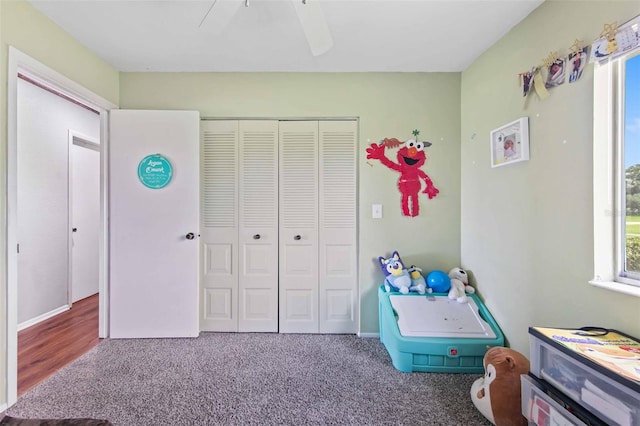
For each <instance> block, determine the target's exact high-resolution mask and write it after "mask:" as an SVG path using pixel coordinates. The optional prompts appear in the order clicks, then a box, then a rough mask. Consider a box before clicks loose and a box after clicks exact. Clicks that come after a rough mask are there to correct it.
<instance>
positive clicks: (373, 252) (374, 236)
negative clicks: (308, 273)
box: [120, 73, 460, 333]
mask: <svg viewBox="0 0 640 426" xmlns="http://www.w3.org/2000/svg"><path fill="white" fill-rule="evenodd" d="M120 105H121V107H122V108H133V109H138V108H143V109H193V110H198V111H200V114H201V116H203V117H343V116H346V117H359V119H360V149H359V154H360V157H359V160H358V167H359V175H358V180H359V185H358V189H359V191H358V192H359V223H360V225H359V226H360V227H359V248H360V253H359V257H358V258H359V264H360V267H359V288H360V300H361V315H360V318H361V325H360V331H361V332H363V333H376V332H377V331H378V301H377V293H376V291H377V287H378V286H379V285H380V284H381V282H382V277H383V276H382V273H381V272H380V270H379V267H378V266H377V263H376V262H377V258H378V256H383V255H390V254H391V252H392V251H393V250H398V251H399V252H400V254H401V255H402V257H403V260H404V261H405V263H407V264H416V265H418V266H420V267H422V268H423V269H425V270H427V271H428V270H432V269H446V270H447V271H448V269H449V268H452V267H454V266H457V265H458V264H459V262H460V139H459V135H460V127H459V125H460V74H459V73H442V74H441V73H431V74H424V73H386V74H383V73H364V74H362V73H353V74H326V73H324V74H314V73H291V74H288V73H259V74H243V73H192V74H188V73H170V74H162V73H122V74H121V75H120ZM413 129H419V130H420V131H421V133H420V136H422V137H424V138H425V139H426V140H429V141H431V142H433V146H431V147H430V148H427V156H428V162H427V165H426V166H425V167H423V169H424V170H425V171H426V172H427V174H428V175H429V176H430V177H431V179H432V180H433V182H434V184H435V186H436V187H437V188H438V189H440V194H439V195H438V196H437V197H436V198H434V199H433V200H429V199H428V198H427V197H426V195H422V198H421V200H420V208H421V213H420V215H419V216H418V217H417V218H407V217H403V216H402V214H401V210H400V196H399V192H398V189H397V180H398V174H397V173H395V172H393V171H391V170H389V169H387V168H385V167H384V166H382V165H381V164H379V163H377V162H375V161H369V162H370V163H371V164H372V166H370V165H368V164H367V160H366V155H365V149H366V147H367V146H368V144H369V143H371V142H378V141H379V140H380V139H382V138H384V137H396V138H399V139H403V140H404V139H409V138H410V137H411V131H412V130H413ZM396 152H397V150H395V149H393V150H390V152H389V154H390V156H392V158H393V159H394V160H395V153H396ZM373 203H381V204H383V211H384V217H383V219H372V218H371V204H373Z"/></svg>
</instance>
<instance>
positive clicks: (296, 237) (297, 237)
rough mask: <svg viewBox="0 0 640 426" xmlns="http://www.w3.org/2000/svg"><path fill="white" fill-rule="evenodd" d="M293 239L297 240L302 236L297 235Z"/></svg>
mask: <svg viewBox="0 0 640 426" xmlns="http://www.w3.org/2000/svg"><path fill="white" fill-rule="evenodd" d="M293 239H294V240H296V241H297V240H300V239H302V237H301V236H300V235H296V236H295V237H293Z"/></svg>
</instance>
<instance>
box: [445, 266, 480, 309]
mask: <svg viewBox="0 0 640 426" xmlns="http://www.w3.org/2000/svg"><path fill="white" fill-rule="evenodd" d="M449 278H451V290H449V299H455V300H456V301H457V302H459V303H467V302H468V300H467V296H466V293H469V294H473V293H475V292H476V289H475V288H473V287H471V286H470V285H469V277H468V276H467V273H466V272H465V271H464V269H462V268H453V269H452V270H450V271H449Z"/></svg>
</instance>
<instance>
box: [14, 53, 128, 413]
mask: <svg viewBox="0 0 640 426" xmlns="http://www.w3.org/2000/svg"><path fill="white" fill-rule="evenodd" d="M19 73H20V74H23V75H26V76H28V77H29V78H30V79H32V80H34V81H36V82H38V83H40V84H42V85H44V86H46V87H49V88H51V89H54V90H56V91H58V92H60V93H62V94H64V95H65V96H67V97H69V98H70V99H73V100H75V101H77V102H79V103H81V104H83V105H87V106H90V107H92V108H93V109H96V110H97V111H99V112H100V140H101V141H102V151H101V153H100V175H101V177H100V249H99V269H100V271H99V293H100V302H99V303H100V305H99V314H98V317H99V330H98V336H99V337H101V338H103V337H108V332H109V331H108V328H107V325H108V318H107V314H108V309H107V308H108V303H109V300H108V285H107V284H108V268H107V266H108V260H109V259H108V246H109V241H108V233H107V224H108V207H109V206H108V170H109V169H108V157H107V152H108V142H109V139H108V129H109V126H108V117H109V110H111V109H114V108H117V107H118V106H117V105H115V104H113V103H111V102H110V101H108V100H106V99H104V98H102V97H101V96H99V95H97V94H95V93H93V92H91V91H90V90H88V89H86V88H85V87H83V86H81V85H80V84H78V83H76V82H75V81H73V80H71V79H69V78H67V77H65V76H64V75H62V74H60V73H58V72H57V71H55V70H53V69H52V68H49V67H48V66H46V65H44V64H43V63H41V62H39V61H37V60H35V59H33V58H31V57H30V56H28V55H26V54H25V53H23V52H21V51H20V50H18V49H16V48H15V47H13V46H9V58H8V67H7V159H6V162H7V182H6V184H7V186H6V191H7V204H6V211H5V214H6V221H7V222H6V225H7V228H6V229H7V234H6V247H5V252H6V256H7V257H6V261H7V275H6V286H7V292H6V304H7V309H6V314H5V315H6V317H5V320H6V322H5V324H6V330H5V333H4V334H5V338H6V348H7V352H6V360H5V361H6V364H5V365H3V366H2V368H3V369H6V378H7V379H6V383H5V384H6V389H5V392H6V401H7V406H11V405H13V404H15V402H16V401H17V399H18V255H17V244H18V239H17V164H18V156H17V144H18V121H17V115H18V114H17V113H18V105H17V104H18V74H19Z"/></svg>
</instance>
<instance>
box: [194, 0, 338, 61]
mask: <svg viewBox="0 0 640 426" xmlns="http://www.w3.org/2000/svg"><path fill="white" fill-rule="evenodd" d="M291 3H292V5H293V7H294V9H295V11H296V14H297V15H298V19H299V20H300V24H301V25H302V29H303V31H304V35H305V37H306V39H307V43H308V44H309V49H310V50H311V54H312V55H313V56H320V55H322V54H323V53H326V52H327V51H328V50H329V49H331V47H333V38H332V37H331V33H330V32H329V27H328V26H327V21H326V20H325V17H324V13H323V12H322V8H321V7H320V2H319V0H291ZM242 5H244V6H245V7H249V6H250V3H249V0H213V3H212V4H211V7H210V8H209V10H208V11H207V13H206V14H205V16H204V17H203V18H202V21H201V22H200V27H203V25H205V26H206V27H207V28H208V29H209V30H210V32H211V33H213V34H220V33H222V32H223V31H224V29H225V28H226V27H227V25H229V23H230V22H231V20H232V19H233V17H234V16H235V15H236V14H237V13H238V10H239V9H240V7H241V6H242Z"/></svg>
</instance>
